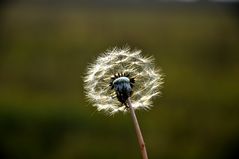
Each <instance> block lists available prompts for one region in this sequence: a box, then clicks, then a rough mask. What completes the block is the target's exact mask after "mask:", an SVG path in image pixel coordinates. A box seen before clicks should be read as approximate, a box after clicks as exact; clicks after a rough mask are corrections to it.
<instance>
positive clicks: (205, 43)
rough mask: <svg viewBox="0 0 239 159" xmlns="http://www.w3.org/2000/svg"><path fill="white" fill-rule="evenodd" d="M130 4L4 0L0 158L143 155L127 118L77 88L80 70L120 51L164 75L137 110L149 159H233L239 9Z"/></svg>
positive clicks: (237, 142) (237, 140)
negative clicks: (150, 101)
mask: <svg viewBox="0 0 239 159" xmlns="http://www.w3.org/2000/svg"><path fill="white" fill-rule="evenodd" d="M136 2H139V1H129V2H128V3H127V2H126V1H122V2H119V1H113V2H112V1H111V2H109V1H106V0H105V1H102V2H99V1H93V0H91V1H78V2H77V1H73V0H71V1H66V0H65V1H64V0H61V1H54V0H51V1H37V0H32V1H31V0H22V1H21V0H20V1H19V0H18V1H17V0H15V1H14V0H11V1H6V0H5V1H1V11H0V14H1V15H0V22H1V24H0V158H1V159H38V158H39V159H43V158H44V159H93V158H104V159H112V158H113V159H122V158H124V159H133V158H140V157H141V156H140V153H139V148H138V145H137V140H136V136H135V133H134V129H133V125H132V121H131V119H130V115H129V114H116V115H114V116H111V117H110V116H106V115H105V114H104V113H101V112H97V111H96V109H95V108H93V107H92V105H91V103H88V102H87V100H86V98H85V95H84V90H83V81H82V77H83V76H84V73H85V72H86V67H87V64H89V63H90V62H93V61H94V60H95V58H96V57H97V56H98V55H99V54H100V53H102V52H104V51H105V50H106V49H108V48H112V47H114V46H119V47H122V46H125V45H126V44H127V45H129V46H130V47H131V48H133V49H135V48H136V49H142V50H143V54H144V55H153V56H154V57H155V59H156V60H155V61H156V65H157V66H160V67H161V68H162V70H163V73H164V74H165V80H164V81H165V84H164V88H163V89H162V96H161V97H158V98H156V99H155V100H154V107H153V108H152V110H150V111H148V112H145V111H137V115H138V119H139V122H140V125H141V129H142V131H143V135H144V138H145V141H146V145H147V149H148V154H149V158H150V159H202V158H203V159H212V158H217V159H234V158H238V148H237V147H238V146H239V83H238V81H239V19H238V11H237V9H238V8H239V7H238V4H237V3H232V4H224V3H220V4H218V3H212V2H200V3H199V2H196V3H183V2H181V3H179V2H178V3H173V2H172V3H166V2H158V3H153V2H154V1H149V2H146V1H140V2H142V3H136Z"/></svg>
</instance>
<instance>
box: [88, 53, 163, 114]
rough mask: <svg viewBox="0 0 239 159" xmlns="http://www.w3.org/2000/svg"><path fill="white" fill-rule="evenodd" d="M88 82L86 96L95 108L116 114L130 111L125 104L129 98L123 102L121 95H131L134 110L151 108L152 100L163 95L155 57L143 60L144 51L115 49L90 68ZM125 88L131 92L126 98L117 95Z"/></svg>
mask: <svg viewBox="0 0 239 159" xmlns="http://www.w3.org/2000/svg"><path fill="white" fill-rule="evenodd" d="M84 83H85V85H84V88H85V90H86V96H87V98H88V99H89V101H91V102H92V103H93V106H95V107H96V108H97V110H98V111H105V112H108V113H110V114H114V113H116V112H126V111H128V109H127V106H126V104H124V103H123V102H122V101H124V100H125V98H122V99H121V101H120V100H119V96H120V97H127V96H130V99H131V102H132V105H133V108H134V109H149V108H150V107H151V106H152V98H153V97H155V96H157V95H159V94H160V92H159V88H160V87H161V85H162V83H163V82H162V75H161V72H160V69H156V68H155V67H154V64H153V58H152V57H143V56H142V55H141V51H140V50H136V51H131V50H130V49H129V48H124V49H118V48H114V49H112V50H107V51H106V52H105V53H103V54H102V55H100V56H99V57H98V58H97V59H96V61H95V62H94V63H92V64H90V65H89V67H88V69H87V73H86V76H85V77H84ZM122 83H123V84H122ZM123 89H125V90H126V92H127V93H128V94H126V96H123V95H119V94H117V92H118V93H120V91H119V90H123ZM117 90H118V91H117ZM117 98H118V99H117Z"/></svg>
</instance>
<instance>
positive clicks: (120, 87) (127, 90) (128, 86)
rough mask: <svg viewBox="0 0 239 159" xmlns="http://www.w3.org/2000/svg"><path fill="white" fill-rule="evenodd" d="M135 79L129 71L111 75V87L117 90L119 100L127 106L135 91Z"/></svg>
mask: <svg viewBox="0 0 239 159" xmlns="http://www.w3.org/2000/svg"><path fill="white" fill-rule="evenodd" d="M134 83H135V79H134V78H130V74H128V73H117V74H115V75H114V76H113V77H111V82H110V87H111V89H114V90H115V93H116V96H117V99H118V101H119V102H121V103H122V104H124V105H125V106H127V104H126V101H127V99H128V98H129V97H130V96H131V95H132V93H133V90H132V89H133V87H134Z"/></svg>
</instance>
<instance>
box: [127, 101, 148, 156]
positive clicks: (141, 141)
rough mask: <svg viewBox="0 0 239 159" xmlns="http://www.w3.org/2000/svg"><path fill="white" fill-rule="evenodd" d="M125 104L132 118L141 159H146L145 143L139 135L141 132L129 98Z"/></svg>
mask: <svg viewBox="0 0 239 159" xmlns="http://www.w3.org/2000/svg"><path fill="white" fill-rule="evenodd" d="M127 104H128V106H129V108H130V114H131V117H132V120H133V123H134V128H135V131H136V134H137V139H138V142H139V146H140V151H141V155H142V158H143V159H148V155H147V151H146V147H145V143H144V138H143V136H142V133H141V130H140V127H139V123H138V120H137V117H136V115H135V112H134V108H133V106H132V103H131V100H130V98H128V100H127Z"/></svg>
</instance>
